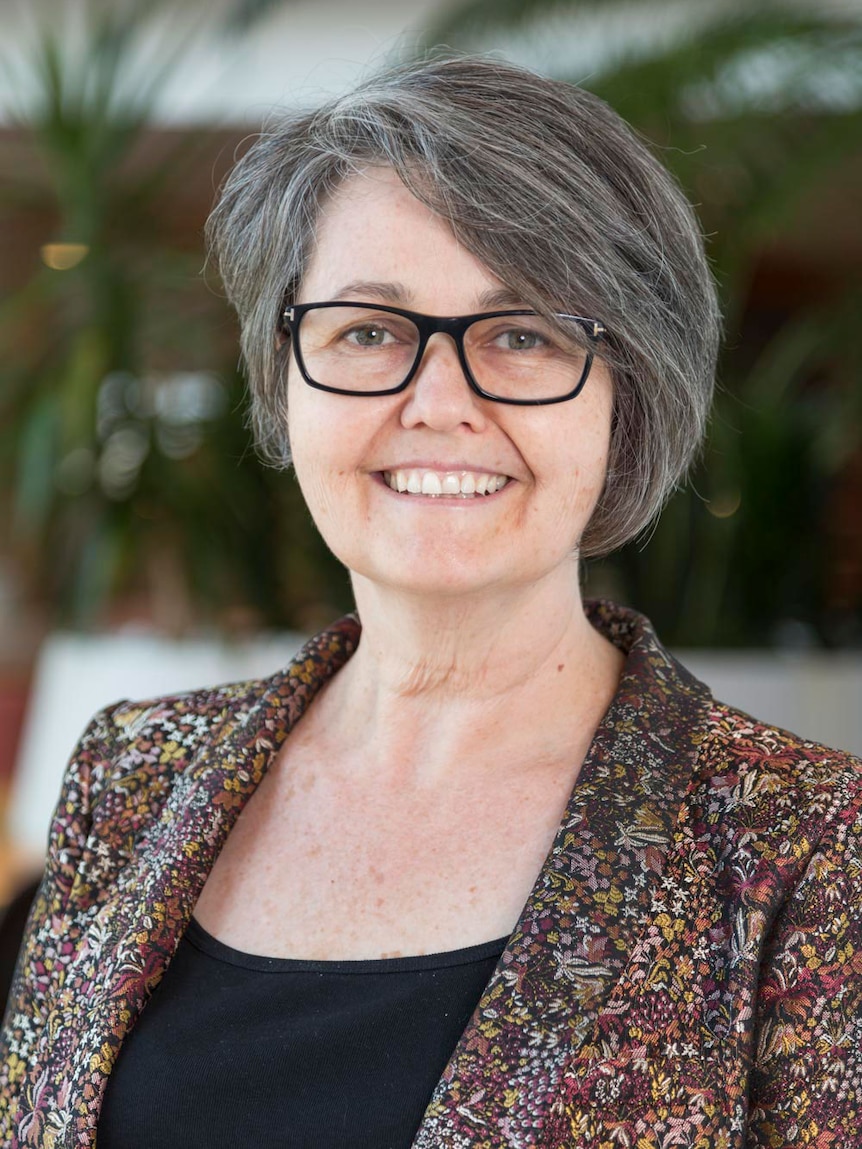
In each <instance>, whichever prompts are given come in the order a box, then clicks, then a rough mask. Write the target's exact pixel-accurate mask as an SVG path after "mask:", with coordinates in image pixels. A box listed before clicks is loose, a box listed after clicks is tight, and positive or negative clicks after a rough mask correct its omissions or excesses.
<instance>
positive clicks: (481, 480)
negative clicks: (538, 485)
mask: <svg viewBox="0 0 862 1149" xmlns="http://www.w3.org/2000/svg"><path fill="white" fill-rule="evenodd" d="M381 474H382V475H383V481H384V482H385V483H386V485H387V487H391V489H392V490H393V491H397V492H398V493H399V494H402V495H426V496H428V495H430V497H431V498H432V499H441V498H443V499H445V498H449V499H473V498H475V497H476V496H477V495H493V494H495V493H496V492H497V491H499V490H501V489H502V488H503V487H505V486H506V484H507V483H508V482H509V477H508V475H495V474H492V473H490V472H488V471H429V470H426V469H424V468H422V469H420V468H417V467H411V468H409V469H407V470H397V471H382V472H381Z"/></svg>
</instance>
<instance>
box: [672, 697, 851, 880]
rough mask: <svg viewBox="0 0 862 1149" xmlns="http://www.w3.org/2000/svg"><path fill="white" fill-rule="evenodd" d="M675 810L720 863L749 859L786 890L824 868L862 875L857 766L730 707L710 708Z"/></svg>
mask: <svg viewBox="0 0 862 1149" xmlns="http://www.w3.org/2000/svg"><path fill="white" fill-rule="evenodd" d="M683 809H684V817H685V819H686V821H687V823H688V827H689V832H695V833H696V832H697V831H696V829H695V828H696V827H698V826H699V827H700V828H701V829H702V831H703V832H704V834H705V835H706V836H707V837H709V838H711V839H712V840H713V843H714V844H715V843H720V845H721V852H722V854H723V858H724V863H723V864H725V865H733V864H739V863H740V861H741V860H742V859H745V858H747V859H748V865H747V868H748V869H749V870H750V871H751V872H752V874H753V873H754V872H755V870H756V871H757V872H758V873H759V874H761V875H765V874H766V873H770V874H771V875H772V878H773V880H774V881H775V882H776V883H777V885H778V886H779V887H783V888H784V890H785V892H787V891H788V889H790V888H792V887H793V886H795V885H796V884H797V883H798V882H799V881H800V880H802V878H803V876H805V875H806V874H808V875H809V876H810V874H811V873H812V872H813V871H812V867H813V870H814V871H817V870H818V869H819V870H823V869H824V867H825V865H826V863H827V862H828V863H829V865H830V866H836V865H837V866H839V867H840V868H841V869H843V870H844V872H845V874H846V875H847V876H848V877H850V878H851V879H853V880H854V881H856V880H857V879H858V878H859V877H860V876H862V761H860V759H859V758H857V757H855V756H854V755H852V754H850V753H847V752H846V751H842V750H835V749H832V748H830V747H828V746H823V745H821V744H819V743H817V742H812V741H810V740H808V739H805V738H802V737H800V736H799V735H797V734H793V733H791V732H790V731H787V730H783V729H781V728H779V727H776V726H771V725H769V724H768V723H765V722H761V721H758V720H757V719H755V718H752V717H751V715H749V714H746V713H745V712H744V711H741V710H738V709H736V708H735V707H732V706H728V705H726V704H724V703H721V702H713V703H712V704H711V705H710V707H709V710H708V713H707V716H706V721H705V724H704V728H703V736H702V741H701V744H700V752H699V754H698V761H697V768H696V771H695V774H694V776H693V777H692V779H691V781H690V784H689V787H688V793H687V797H686V801H685V803H684V807H683ZM732 859H735V861H732Z"/></svg>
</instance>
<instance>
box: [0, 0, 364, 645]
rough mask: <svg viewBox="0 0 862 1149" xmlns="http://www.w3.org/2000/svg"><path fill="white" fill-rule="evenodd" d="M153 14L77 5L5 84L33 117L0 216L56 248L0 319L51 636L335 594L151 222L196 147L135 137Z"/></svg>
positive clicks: (233, 615)
mask: <svg viewBox="0 0 862 1149" xmlns="http://www.w3.org/2000/svg"><path fill="white" fill-rule="evenodd" d="M160 7H161V5H160V4H159V3H154V2H150V3H143V4H142V3H138V4H136V5H134V6H132V5H123V4H115V5H110V4H108V5H105V4H102V3H93V4H91V5H90V6H89V8H88V10H87V15H88V19H87V21H86V24H85V28H84V33H83V37H82V42H81V43H80V45H78V46H77V48H75V47H73V48H70V47H69V45H68V44H67V42H66V39H65V37H64V33H63V29H54V28H53V27H51V26H46V27H45V28H44V30H43V31H42V32H41V34H40V36H39V39H38V41H37V45H36V48H35V50H34V53H33V55H32V57H31V58H30V60H29V62H28V64H27V65H26V66H27V67H28V68H29V70H30V76H29V80H30V86H32V81H33V80H35V82H36V85H37V88H38V92H39V94H40V98H39V103H38V105H37V106H36V107H35V109H33V110H31V111H29V112H28V113H27V115H26V118H24V119H23V120H21V121H20V123H19V125H18V127H19V129H20V130H21V131H22V133H23V135H24V137H25V138H26V139H27V140H28V141H31V143H32V146H33V148H34V149H35V151H36V153H37V154H38V156H39V157H40V158H41V160H42V163H43V166H44V176H42V177H41V178H36V179H35V180H34V179H32V178H28V177H26V176H21V177H19V178H18V179H17V180H16V179H15V178H14V177H12V175H11V173H10V178H9V179H7V181H6V184H5V187H4V190H3V194H2V202H0V210H2V211H3V212H4V214H5V215H6V217H7V220H14V219H15V218H16V213H17V216H20V213H22V212H23V213H25V214H26V213H32V212H36V213H37V214H39V213H41V214H42V216H45V215H47V216H48V217H49V218H53V219H54V220H55V222H56V227H55V235H54V236H53V238H52V242H50V243H46V244H45V245H44V246H43V247H42V252H41V256H42V262H41V263H40V264H38V265H37V267H36V269H35V270H34V272H33V274H32V276H31V278H30V279H29V281H28V282H27V283H26V285H25V286H24V287H23V288H22V289H21V290H19V291H16V292H15V293H14V294H12V295H11V296H10V297H9V298H8V299H6V300H5V301H3V302H2V305H0V460H2V462H0V468H2V471H3V474H2V479H3V488H4V490H6V491H10V492H11V505H10V506H8V507H7V508H6V516H7V517H8V520H9V524H10V528H11V538H12V546H13V554H14V556H15V561H16V563H17V565H18V568H19V571H20V573H21V576H22V579H23V581H25V583H26V585H27V587H28V591H29V593H30V595H31V597H32V598H33V599H34V600H35V601H37V602H40V603H42V604H44V606H45V608H46V610H47V612H48V613H49V615H50V617H51V618H52V620H53V621H54V622H61V623H64V624H66V625H77V626H86V625H90V624H94V623H98V622H104V621H105V620H106V618H110V617H111V615H112V612H113V613H114V614H116V613H117V612H119V614H120V615H121V616H122V615H123V614H124V613H125V614H126V615H129V614H131V615H132V616H134V615H136V614H138V613H140V614H142V615H143V616H144V617H149V618H152V619H154V620H155V621H156V623H157V625H159V626H161V627H164V628H166V629H168V630H173V631H180V630H183V629H186V628H188V627H190V626H193V625H197V626H199V625H201V624H202V623H206V622H214V623H216V624H217V625H221V626H228V627H229V626H231V625H234V624H235V625H238V626H241V625H243V624H245V625H261V624H262V625H269V626H285V625H293V626H300V627H301V626H304V625H306V623H307V618H306V615H307V614H309V612H311V615H312V616H313V613H314V608H315V604H316V603H319V602H321V600H322V601H323V602H327V601H328V600H329V599H333V600H335V601H336V603H337V604H339V599H340V600H341V602H342V603H343V602H344V600H345V599H346V588H345V587H344V580H343V579H342V578H341V576H340V574H338V573H336V567H335V564H334V563H333V561H332V560H331V558H330V557H329V556H328V554H327V553H326V551H325V548H324V547H323V545H322V543H321V542H320V540H319V538H318V536H317V534H316V532H315V531H314V530H313V528H312V526H311V524H310V521H309V519H308V516H307V514H306V512H305V510H304V508H303V507H302V505H301V500H300V499H299V497H298V494H297V491H296V488H295V484H294V482H293V480H292V478H291V477H289V476H285V475H279V474H277V473H276V472H274V471H271V470H267V469H265V468H264V467H262V466H261V465H260V463H259V462H258V461H257V459H256V458H255V456H254V453H253V451H252V449H251V447H250V441H249V435H248V433H247V431H246V428H245V425H244V418H243V413H242V408H243V394H242V391H243V387H242V382H241V380H240V378H239V376H238V374H237V370H236V343H235V333H234V331H233V329H232V328H231V327H230V325H229V324H228V330H227V331H225V327H226V320H227V308H226V306H225V304H224V302H223V301H222V300H221V299H219V298H217V297H216V296H215V295H214V294H213V293H212V292H210V291H208V290H207V288H206V286H205V284H204V282H203V280H202V278H201V274H200V269H201V264H202V261H203V253H202V248H201V237H200V233H199V231H197V232H195V231H193V232H192V234H184V235H176V234H172V231H171V226H170V223H169V217H170V214H171V213H170V211H166V210H165V209H166V207H168V208H169V207H170V204H171V200H172V197H173V196H175V195H176V194H177V193H178V189H180V188H181V187H182V185H183V181H184V180H186V179H187V178H188V177H189V176H190V174H192V173H193V172H194V170H195V168H196V167H197V169H198V170H199V169H200V168H201V166H204V168H205V170H206V171H207V172H211V171H212V167H213V163H214V159H215V155H214V151H215V148H216V147H217V144H214V142H213V137H212V136H211V135H208V134H207V133H203V132H199V131H198V132H195V133H192V132H190V131H189V132H181V133H173V134H172V133H164V132H163V133H159V134H158V137H156V136H155V135H154V133H152V132H151V131H150V130H149V129H150V127H151V117H152V109H153V104H154V100H155V98H156V95H157V93H158V91H159V89H160V87H161V85H162V84H163V83H164V82H165V81H166V80H167V79H168V78H169V76H170V75H171V74H172V72H173V70H174V69H175V68H176V67H177V65H178V61H179V60H180V59H181V57H182V53H183V51H184V50H185V49H186V48H187V47H188V44H187V42H185V41H183V40H182V39H181V38H180V39H179V40H175V41H174V43H173V44H172V45H171V46H170V48H168V46H167V45H166V44H165V43H164V41H163V40H159V41H158V43H157V44H156V46H155V49H154V50H153V51H150V52H149V53H147V56H146V59H143V58H142V56H141V44H142V33H145V32H146V31H147V30H148V22H149V21H150V19H151V18H152V17H156V16H158V12H159V8H160ZM149 30H152V29H149ZM6 64H7V66H8V65H9V61H8V59H7V61H6ZM154 141H156V143H157V145H158V146H155V144H154ZM166 141H167V142H166ZM199 222H202V220H201V221H199ZM7 226H9V224H8V223H7ZM174 231H176V228H174ZM327 580H329V581H327Z"/></svg>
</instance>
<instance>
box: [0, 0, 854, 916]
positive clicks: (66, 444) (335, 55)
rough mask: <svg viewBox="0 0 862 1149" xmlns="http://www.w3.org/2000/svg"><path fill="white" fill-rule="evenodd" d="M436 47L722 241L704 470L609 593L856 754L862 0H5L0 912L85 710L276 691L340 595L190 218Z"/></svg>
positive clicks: (810, 730) (695, 655)
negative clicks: (589, 110)
mask: <svg viewBox="0 0 862 1149" xmlns="http://www.w3.org/2000/svg"><path fill="white" fill-rule="evenodd" d="M438 44H445V45H450V46H452V47H454V48H458V49H466V50H482V51H486V50H490V51H495V52H498V53H499V54H500V55H501V56H503V57H506V58H509V59H512V60H515V61H517V62H520V63H523V64H526V65H529V66H531V67H534V68H536V69H537V70H539V71H541V72H543V73H546V74H550V75H555V76H558V77H562V78H565V79H568V80H572V81H575V82H577V83H580V84H583V85H584V86H586V87H588V88H591V89H592V90H594V91H596V92H597V93H599V94H600V95H602V96H603V97H605V98H606V99H608V100H609V101H610V102H611V103H612V104H613V106H614V107H615V108H616V109H617V110H618V111H619V112H620V113H621V114H622V115H623V116H624V117H626V118H627V119H628V120H629V121H630V122H631V123H632V124H634V125H635V126H636V127H637V128H638V129H639V130H640V131H641V132H642V133H644V134H645V135H646V136H647V137H648V138H649V139H650V140H651V141H653V143H654V144H655V146H656V148H657V150H658V153H659V155H660V157H661V159H662V160H663V162H664V163H665V164H666V165H667V166H669V167H670V168H671V169H672V170H673V171H674V172H675V173H676V175H677V177H678V178H679V180H680V181H681V183H682V185H683V186H684V188H685V190H686V191H687V193H688V195H689V197H690V198H691V199H692V201H693V202H694V203H695V205H696V207H697V210H698V212H699V214H700V218H701V219H702V221H703V227H704V231H705V233H706V235H707V242H708V248H709V253H710V257H711V260H712V264H713V267H714V271H715V275H716V278H717V281H718V284H719V288H720V291H721V295H722V300H723V307H724V314H725V317H726V332H727V340H726V347H725V350H724V353H723V355H722V359H721V363H720V369H719V380H720V391H719V395H718V400H717V404H716V409H715V415H714V418H713V420H712V425H711V431H710V436H709V442H708V445H707V448H706V450H705V452H704V455H703V458H702V460H701V462H700V463H699V465H698V467H697V468H696V470H695V472H694V474H693V476H692V479H691V482H690V483H689V484H688V485H687V486H686V487H685V489H683V490H680V491H679V492H678V493H677V494H676V495H675V497H674V498H673V500H672V501H671V503H670V504H669V506H668V507H667V509H666V511H665V513H664V516H663V517H662V519H661V521H660V522H659V523H658V525H657V526H656V527H655V529H654V530H653V531H651V532H650V534H649V536H648V537H647V538H644V539H641V540H639V541H638V542H637V543H634V544H632V545H631V546H629V547H627V548H626V549H625V550H624V551H622V552H621V553H619V554H617V555H614V556H612V557H611V558H609V559H607V560H604V561H602V562H600V563H595V564H593V565H592V566H591V567H590V569H589V570H588V571H587V572H586V576H585V577H586V586H587V593H588V594H593V595H598V594H607V595H610V596H611V597H614V598H616V599H617V600H619V601H622V602H625V603H628V604H630V605H633V606H635V607H636V608H638V609H640V610H642V611H644V612H645V613H646V614H648V615H649V616H650V617H651V618H652V619H653V621H654V622H655V624H656V626H657V628H658V630H659V633H660V635H661V636H662V637H663V639H664V640H665V642H667V643H668V644H669V645H670V646H671V647H672V648H673V649H675V650H676V651H677V652H680V653H681V655H682V657H683V659H684V661H686V662H687V663H688V664H689V665H690V666H691V667H692V669H693V670H695V672H696V673H699V674H700V675H701V676H702V677H704V678H705V679H706V680H707V681H708V682H710V684H711V685H712V686H713V687H714V689H715V692H716V694H718V695H719V696H723V697H725V698H726V699H727V700H728V701H732V702H736V703H737V704H738V705H742V706H743V707H744V708H745V709H747V710H750V711H753V712H755V713H757V714H758V716H759V717H763V718H767V719H770V720H772V721H774V722H778V723H779V724H783V725H788V726H791V727H793V728H795V729H797V730H799V731H800V732H802V733H804V734H808V735H809V736H811V737H814V738H819V739H821V740H824V741H827V742H831V743H833V744H836V745H840V746H842V747H844V748H847V749H853V750H855V751H856V752H862V717H860V714H862V514H860V508H862V440H861V439H860V425H862V322H860V302H862V278H860V274H859V272H860V267H862V154H860V140H862V132H860V128H862V0H844V2H837V0H836V2H829V0H811V2H810V3H805V2H802V0H798V2H795V3H791V2H789V0H788V2H781V3H779V2H770V0H764V2H760V3H758V4H756V5H752V4H750V3H733V2H729V0H713V2H712V3H710V4H709V5H705V4H703V3H700V2H698V0H673V2H664V0H626V2H622V0H601V2H600V3H580V2H578V0H553V2H552V0H458V2H456V0H412V3H411V4H409V5H406V4H404V3H403V2H402V0H208V2H207V3H196V2H195V0H184V2H183V3H180V2H179V0H173V2H171V0H162V2H156V0H135V3H126V2H124V0H113V2H108V0H103V2H98V0H20V2H16V0H4V3H3V4H2V6H0V45H1V46H2V47H0V819H2V821H1V822H0V825H2V827H3V829H2V833H0V843H2V845H0V904H2V903H3V902H4V901H7V900H8V898H9V897H10V896H11V894H12V893H13V892H14V890H15V889H16V888H17V887H18V886H19V885H20V883H21V881H22V878H23V876H25V875H26V874H28V873H29V872H31V871H32V870H33V869H34V867H36V866H38V864H39V861H40V857H41V851H42V850H43V848H44V841H45V835H46V832H47V823H48V815H49V812H50V810H51V808H52V806H53V803H54V801H55V800H56V794H57V788H58V786H59V780H60V776H61V774H62V770H63V767H64V764H65V761H66V758H67V757H68V754H69V752H70V750H71V748H72V746H73V744H74V742H75V740H76V738H77V736H78V735H79V733H80V731H81V729H82V728H83V725H84V724H85V722H86V720H87V718H88V717H89V715H90V714H91V713H92V712H93V711H94V710H95V709H97V708H98V707H100V706H102V705H104V704H106V703H108V702H110V701H113V700H116V699H117V698H119V697H124V696H141V695H147V694H153V693H159V692H164V691H169V690H178V689H185V688H191V687H194V686H199V685H203V684H205V683H207V682H216V681H219V680H225V679H229V678H237V677H245V676H246V675H251V674H261V673H266V672H269V671H272V670H274V669H275V668H276V667H278V666H279V665H281V664H283V663H284V662H285V661H286V660H287V659H288V658H289V656H290V654H291V653H292V652H293V650H294V649H295V647H296V645H297V644H298V642H299V641H300V638H301V636H302V635H303V634H307V633H308V632H310V631H312V630H314V629H315V628H317V627H319V626H321V625H323V624H324V623H326V622H327V621H329V620H331V619H332V618H334V617H335V616H336V615H337V614H339V613H341V612H343V611H344V610H345V609H347V608H349V607H350V605H351V601H350V593H349V588H348V585H347V581H346V578H345V577H344V574H343V572H342V571H341V570H340V568H339V567H338V565H337V564H336V563H335V561H334V560H333V559H332V557H331V556H330V555H329V553H328V552H327V550H326V548H325V547H324V546H323V544H322V542H321V541H320V539H319V538H318V536H317V535H316V533H315V530H314V528H313V526H312V524H311V522H310V520H309V517H308V514H307V513H306V511H305V509H304V507H303V504H302V501H301V499H300V497H299V494H298V490H297V488H296V485H295V483H294V480H293V478H292V476H291V475H290V474H286V473H278V472H275V471H273V470H271V469H267V468H266V467H264V466H263V465H262V464H261V463H260V462H259V461H258V460H257V459H256V457H255V454H254V451H253V448H252V446H251V443H250V439H249V434H248V431H247V429H246V426H245V413H244V399H243V383H242V380H241V378H240V375H239V374H238V370H237V331H236V328H235V325H234V321H233V317H232V315H231V313H230V312H229V310H228V308H227V305H226V304H225V302H224V300H223V298H222V296H221V293H220V290H219V285H218V282H217V279H216V278H215V276H214V274H213V273H211V272H210V273H208V272H207V270H206V268H205V266H204V251H203V243H202V228H203V223H204V220H205V218H206V216H207V213H208V211H209V208H210V206H211V203H212V200H213V195H214V191H215V189H216V188H217V186H218V184H219V182H220V180H221V179H222V177H223V176H224V174H225V172H226V171H227V169H228V168H229V166H230V165H231V163H232V162H233V159H234V157H235V156H236V155H238V154H240V153H241V152H242V150H243V149H244V148H245V147H247V146H248V143H249V141H250V139H251V137H252V136H253V133H254V132H255V131H256V130H257V129H258V127H259V125H260V122H261V120H262V119H263V118H264V117H266V116H267V115H268V114H269V113H270V112H271V111H272V110H273V109H274V108H275V107H277V106H295V105H297V104H310V103H314V102H316V101H318V100H320V99H321V98H323V97H325V96H327V95H330V94H332V93H335V92H338V91H339V90H342V89H343V88H345V87H347V86H349V85H350V84H352V83H353V82H355V81H356V80H357V79H359V78H360V77H361V76H362V75H365V74H367V73H368V72H369V71H372V70H373V69H375V68H377V67H379V66H381V65H383V64H384V63H386V62H388V61H390V60H393V59H396V58H404V57H407V56H410V55H411V54H414V53H418V52H422V51H424V50H425V49H426V48H427V47H428V46H431V45H438Z"/></svg>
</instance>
